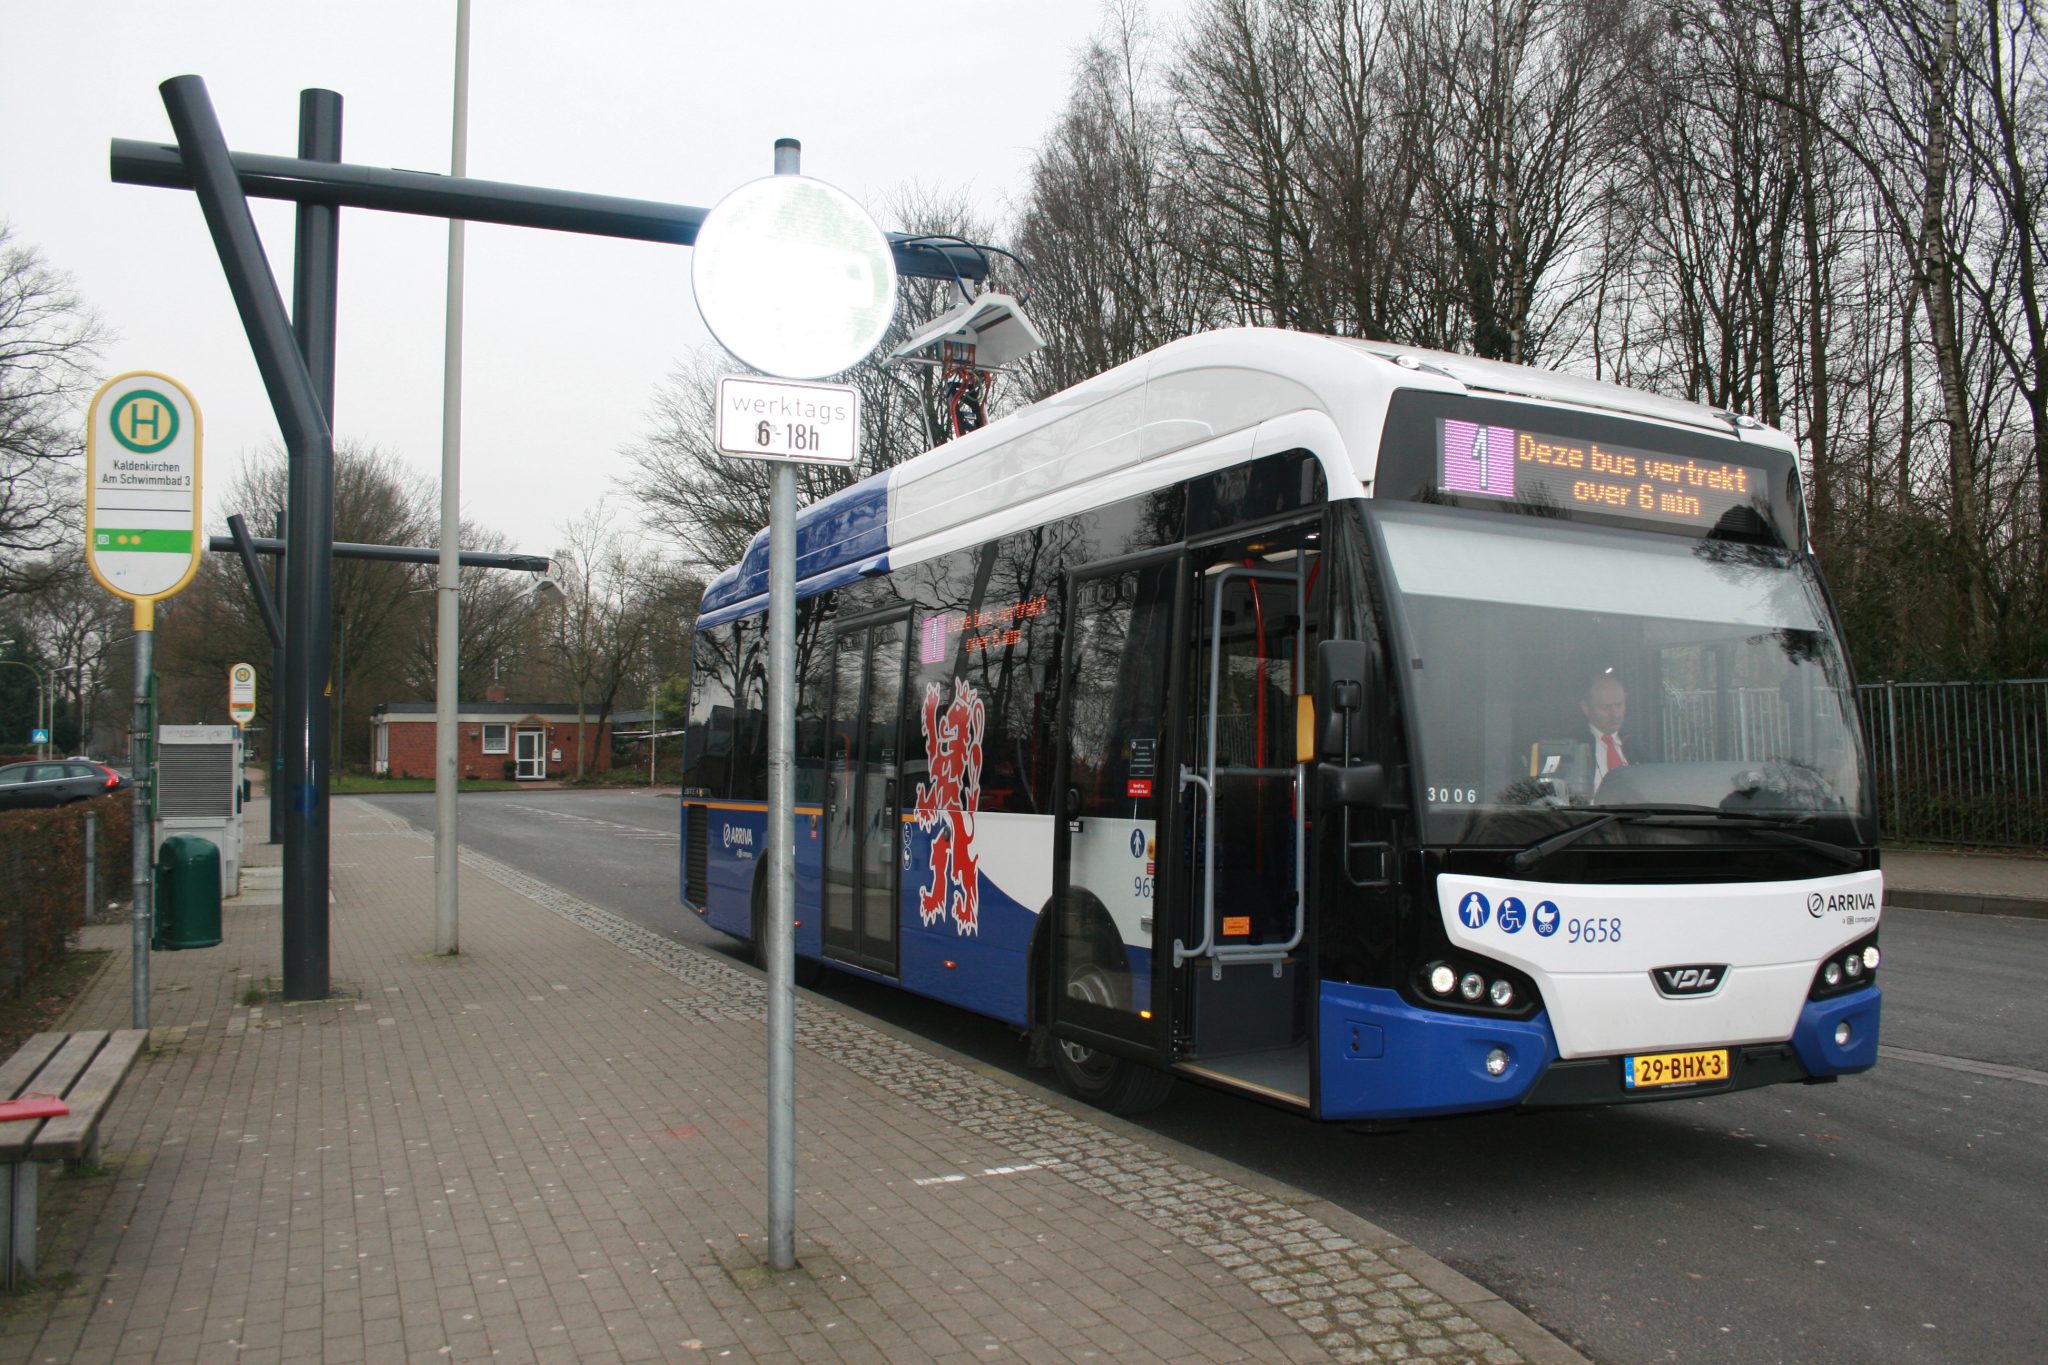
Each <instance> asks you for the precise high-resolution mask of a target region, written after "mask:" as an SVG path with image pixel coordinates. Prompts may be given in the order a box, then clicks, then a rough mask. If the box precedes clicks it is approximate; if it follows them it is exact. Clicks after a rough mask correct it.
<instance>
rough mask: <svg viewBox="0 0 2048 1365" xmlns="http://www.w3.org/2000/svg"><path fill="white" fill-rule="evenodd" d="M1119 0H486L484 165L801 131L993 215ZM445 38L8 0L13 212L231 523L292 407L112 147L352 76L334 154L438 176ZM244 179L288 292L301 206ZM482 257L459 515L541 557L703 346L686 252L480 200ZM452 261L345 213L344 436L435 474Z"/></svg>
mask: <svg viewBox="0 0 2048 1365" xmlns="http://www.w3.org/2000/svg"><path fill="white" fill-rule="evenodd" d="M1171 8H1177V6H1173V5H1155V6H1154V9H1155V11H1156V10H1160V9H1171ZM1100 21H1101V10H1100V0H1029V3H1011V4H991V5H978V6H944V7H934V6H928V5H902V4H887V5H884V4H873V3H862V2H861V0H804V2H803V3H777V2H776V0H751V2H749V3H717V4H703V3H690V2H688V0H665V2H663V0H639V2H637V3H624V2H623V0H583V2H582V3H571V2H570V0H474V3H473V5H472V18H471V47H470V109H469V174H470V175H472V176H476V177H479V178H483V179H491V180H505V181H513V182H519V183H524V184H530V185H538V186H546V187H552V188H561V189H572V190H582V191H588V192H592V193H599V194H616V195H625V196H630V197H634V198H642V199H654V200H661V201H666V202H670V203H677V204H689V205H697V206H700V207H708V206H710V205H712V204H714V203H716V202H717V201H718V199H719V198H721V197H722V196H723V195H724V194H726V193H727V192H728V191H730V190H732V189H733V188H735V187H736V186H738V185H740V184H741V183H743V182H745V181H747V180H750V179H753V178H755V177H757V176H760V175H765V174H767V173H768V172H769V171H770V170H771V168H772V164H773V146H774V141H775V139H776V138H778V137H794V138H797V139H798V140H800V141H801V142H802V144H803V169H804V171H805V173H807V174H810V175H814V176H817V177H818V178H820V179H823V180H828V181H830V182H832V183H833V184H836V185H838V186H839V187H840V188H841V189H844V190H845V191H847V192H848V193H849V194H851V195H853V196H854V197H855V198H856V199H858V200H860V201H861V202H862V203H863V204H864V205H865V206H867V208H868V209H869V211H870V212H872V213H874V214H876V216H877V218H878V219H879V220H880V221H881V226H882V227H884V228H885V229H888V228H895V227H897V226H899V225H898V224H896V223H894V222H891V221H889V220H888V219H887V217H886V215H885V214H884V213H883V205H884V202H885V200H886V199H887V198H888V197H889V196H890V195H891V194H892V193H893V192H895V191H897V190H898V189H900V188H901V187H903V186H905V185H908V184H912V183H915V184H917V185H919V186H922V187H924V188H925V189H926V190H930V191H937V192H947V193H951V192H960V193H965V194H966V195H968V197H969V199H970V202H971V203H972V204H973V205H974V207H975V209H976V210H977V212H978V213H979V214H980V215H981V216H983V217H985V218H988V219H992V220H993V219H999V218H1000V217H1002V216H1003V215H1004V214H1005V211H1006V210H1007V209H1008V208H1009V206H1010V205H1011V204H1012V203H1014V201H1015V200H1016V199H1017V197H1018V196H1019V195H1020V194H1021V192H1022V187H1023V185H1024V179H1025V175H1026V172H1027V170H1028V168H1029V166H1030V161H1031V156H1032V153H1033V151H1034V150H1035V148H1036V146H1037V144H1038V142H1039V139H1040V138H1041V136H1042V135H1043V134H1044V132H1045V131H1046V130H1047V129H1048V128H1049V127H1050V126H1051V123H1052V121H1053V119H1054V118H1055V117H1056V116H1057V114H1058V112H1059V110H1060V108H1061V107H1062V105H1063V104H1064V102H1065V97H1066V92H1067V88H1068V80H1069V75H1070V71H1071V68H1072V64H1073V61H1074V59H1075V57H1076V56H1077V55H1078V53H1079V51H1080V49H1081V47H1082V46H1083V44H1085V42H1086V41H1087V40H1088V38H1089V37H1090V35H1091V34H1092V33H1093V32H1094V31H1095V30H1096V28H1097V26H1098V24H1099V23H1100ZM454 48H455V4H454V0H329V2H328V3H325V4H311V3H302V0H204V2H203V3H200V2H199V0H188V2H187V3H182V4H166V3H163V2H162V0H33V2H31V0H4V3H0V53H4V54H5V56H4V58H0V63H4V66H0V73H4V74H0V128H4V129H5V130H6V132H5V134H4V136H0V220H5V221H8V222H10V223H11V224H12V225H13V228H14V234H15V241H16V244H18V245H33V246H36V247H38V248H40V249H41V250H42V252H43V253H44V256H45V258H46V259H47V261H48V263H49V264H51V265H53V266H55V267H58V268H60V269H62V270H65V271H68V272H69V273H70V275H71V276H72V278H73V280H74V282H75V284H76V286H77V288H78V291H79V293H80V294H81V295H82V297H83V298H84V299H85V300H86V301H88V302H89V303H90V304H91V305H92V306H93V307H94V308H96V309H97V310H98V311H99V312H100V313H101V315H102V316H103V317H104V318H105V320H106V321H107V323H108V324H109V325H110V327H111V329H112V330H113V332H114V333H115V334H116V338H117V339H116V340H115V341H114V342H113V344H111V345H110V346H109V347H108V348H107V350H106V354H105V367H106V373H107V374H109V375H113V374H118V373H122V372H124V371H127V370H157V371H161V372H163V373H165V374H169V375H170V376H172V377H173V378H175V379H178V380H180V381H182V382H183V383H184V384H185V386H186V387H187V388H189V389H190V390H191V391H192V392H193V394H194V395H195V396H196V397H197V399H198V401H199V405H200V410H201V413H202V416H203V419H204V424H205V478H206V483H207V498H206V504H207V513H208V517H209V519H210V520H218V519H219V518H221V517H224V516H226V515H227V514H228V513H230V512H234V511H248V512H252V513H258V516H256V517H254V518H252V520H253V521H255V522H256V523H257V524H259V525H263V526H267V525H268V521H269V517H268V515H267V513H263V512H262V510H261V509H255V508H248V509H242V508H233V507H228V506H226V505H225V504H224V502H223V501H222V499H221V496H220V494H221V493H222V492H223V491H224V490H225V488H226V486H227V483H228V481H229V478H230V477H231V476H232V475H233V474H234V473H235V472H236V471H237V470H238V469H239V468H240V466H241V464H242V461H243V459H244V457H245V455H246V454H247V453H249V452H252V451H255V450H259V449H261V448H263V447H265V446H267V445H270V444H273V443H275V442H277V441H278V439H279V437H278V427H277V423H276V419H275V418H274V417H273V416H272V413H271V409H270V405H269V402H268V399H267V398H266V396H265V393H264V390H263V387H262V383H261V381H260V379H259V378H258V375H257V371H256V365H255V361H254V360H253V358H252V357H251V354H250V351H249V346H248V343H247V341H246V340H245V338H244V335H243V332H242V328H241V323H240V321H239V319H238V317H237V315H236V313H235V310H234V306H233V303H232V301H231V299H230V298H229V295H228V289H227V284H226V281H225V278H224V276H223V275H222V272H221V268H220V264H219V260H218V258H217V257H216V255H215V253H214V249H213V246H212V243H211V240H210V238H209V237H208V235H207V233H206V229H205V224H204V222H203V221H202V219H201V216H200V212H199V205H198V202H197V200H196V199H195V198H194V196H193V195H192V194H190V193H189V192H187V191H183V190H159V189H145V188H140V187H136V186H130V185H116V184H114V183H113V182H112V181H111V180H110V179H109V176H108V170H107V150H108V143H109V141H110V140H111V139H114V138H138V139H143V140H148V141H159V142H169V141H171V132H170V125H169V122H168V120H167V119H166V117H165V114H164V108H163V101H162V97H161V95H160V94H159V93H158V90H157V86H158V84H159V83H160V82H162V81H163V80H165V79H167V78H169V77H171V76H176V75H185V74H193V75H198V76H201V77H203V78H204V79H205V81H206V84H207V87H208V89H209V91H210V93H211V95H212V99H213V103H214V107H215V109H216V111H217V112H218V115H219V118H220V122H221V126H222V129H223V131H224V132H225V134H226V137H227V142H228V145H229V147H231V148H233V149H234V150H236V151H247V152H261V153H269V154H273V155H287V156H288V155H292V154H294V153H295V151H296V148H297V142H298V134H297V124H298V92H299V91H300V90H302V89H306V88H310V87H322V88H326V89H330V90H335V91H338V92H339V93H340V94H341V96H342V98H343V101H344V103H343V143H342V158H343V160H345V161H350V162H357V163H361V164H365V165H372V166H395V167H402V168H406V169H413V170H425V171H446V170H447V169H448V165H449V148H450V127H451V117H452V112H451V111H452V107H453V69H454ZM252 202H253V203H254V205H255V214H256V222H257V226H258V228H259V230H260V231H261V233H262V236H263V240H264V245H265V248H266V250H267V252H268V253H269V256H270V262H271V270H272V272H273V273H274V275H275V276H276V278H277V283H278V288H279V290H280V292H281V293H282V295H283V297H284V299H285V300H286V303H287V306H289V300H290V297H291V251H292V209H291V206H290V205H287V204H282V203H278V202H274V201H265V200H256V201H252ZM467 251H468V266H467V272H466V277H467V300H468V302H467V317H466V323H465V352H466V360H465V365H464V401H463V413H464V416H463V461H462V500H463V508H464V512H465V514H466V515H467V516H469V517H471V518H473V519H474V520H477V521H480V522H482V523H483V524H485V525H487V526H491V527H493V528H496V529H498V530H501V531H504V532H506V533H507V534H508V535H510V536H511V537H512V539H513V542H514V544H515V546H516V547H517V548H519V549H522V550H526V551H531V552H540V553H546V552H548V551H549V550H551V549H553V548H554V547H555V545H556V543H557V541H558V536H557V534H556V530H555V528H556V527H557V526H558V525H559V524H560V523H561V522H562V521H563V520H564V519H565V518H566V517H568V516H569V515H571V514H574V513H576V512H579V511H581V510H582V509H583V508H584V507H586V506H588V505H589V504H590V503H592V502H594V501H595V500H596V498H597V497H598V495H599V494H601V493H604V492H607V491H611V490H612V480H613V478H614V476H616V475H617V474H619V473H620V472H621V471H622V469H623V468H624V461H623V460H622V458H621V457H620V455H619V451H620V448H621V447H622V446H625V445H627V444H629V443H630V442H632V441H633V440H634V439H635V438H636V437H637V436H638V435H639V434H640V433H641V432H642V431H643V430H644V429H645V427H646V416H645V414H646V412H647V411H648V408H649V403H650V398H651V396H652V393H653V391H654V389H655V387H656V386H657V385H658V384H659V383H660V381H661V380H662V378H663V376H664V375H666V374H667V373H668V371H669V369H670V368H671V366H672V365H673V363H674V361H675V359H676V357H678V356H679V355H681V354H682V353H684V352H686V351H688V350H690V349H691V348H694V347H697V346H701V345H705V344H708V343H709V334H708V333H707V332H705V330H704V328H703V325H702V323H701V322H699V320H698V318H697V313H696V308H695V306H694V304H693V302H692V300H691V296H690V286H689V251H688V249H687V248H684V247H673V246H656V245H651V244H644V243H634V242H622V241H615V240H610V239H605V238H596V237H583V236H575V235H570V234H564V233H550V232H539V231H534V230H531V229H522V228H509V227H497V226H492V225H487V224H473V225H471V227H470V228H469V230H468V247H467ZM446 261H447V226H446V223H445V222H444V221H443V220H439V219H427V218H412V217H404V216H399V215H395V214H384V213H374V212H369V211H366V210H356V209H351V210H346V211H345V212H344V214H343V216H342V227H341V302H340V324H339V337H338V341H339V362H338V373H337V381H336V389H337V391H336V396H335V408H336V411H335V413H334V425H335V431H336V434H337V436H338V437H340V438H341V439H343V440H354V441H358V442H362V443H366V444H370V445H376V446H381V447H384V448H387V449H389V450H392V451H395V452H397V453H398V454H399V455H400V456H402V457H403V458H404V459H405V460H406V461H408V462H409V463H410V464H412V465H413V466H414V467H416V468H418V469H420V470H422V471H423V472H426V473H428V474H429V475H431V476H434V477H436V478H438V469H439V461H440V444H441V369H442V360H441V357H442V330H443V329H442V318H443V307H444V302H443V289H444V281H445V274H446Z"/></svg>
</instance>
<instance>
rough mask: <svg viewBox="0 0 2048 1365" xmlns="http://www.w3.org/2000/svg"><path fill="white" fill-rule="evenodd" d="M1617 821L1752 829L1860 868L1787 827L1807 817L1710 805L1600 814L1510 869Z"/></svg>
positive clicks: (1512, 862) (1848, 855)
mask: <svg viewBox="0 0 2048 1365" xmlns="http://www.w3.org/2000/svg"><path fill="white" fill-rule="evenodd" d="M1589 813H1590V812H1589ZM1617 821H1618V822H1620V823H1622V824H1628V825H1657V826H1661V827H1663V828H1666V829H1746V830H1753V831H1755V832H1756V833H1757V834H1759V835H1761V836H1763V837H1764V838H1766V839H1770V840H1773V841H1774V842H1777V843H1784V844H1796V845H1798V846H1799V847H1800V848H1804V849H1809V850H1811V851H1812V852H1815V853H1818V854H1820V855H1821V856H1822V857H1824V858H1827V859H1828V860H1829V861H1831V862H1835V863H1838V864H1840V865H1841V866H1843V867H1861V866H1862V865H1863V857H1862V855H1861V854H1859V853H1856V852H1854V851H1853V850H1850V849H1846V848H1843V847H1842V846H1841V845H1840V844H1830V843H1827V842H1826V841H1824V840H1821V839H1814V838H1810V837H1808V836H1807V835H1804V834H1796V833H1794V832H1793V830H1792V829H1791V828H1790V827H1791V826H1794V825H1809V824H1811V823H1812V817H1810V816H1766V815H1742V814H1735V813H1733V812H1728V811H1718V810H1715V809H1714V808H1713V807H1711V806H1632V807H1628V808H1626V809H1624V810H1616V811H1606V812H1603V813H1602V814H1600V815H1599V816H1598V817H1596V818H1595V819H1592V820H1588V821H1587V822H1586V823H1585V824H1583V825H1574V826H1572V827H1571V828H1570V829H1567V830H1560V831H1558V832H1557V833H1556V834H1552V835H1549V836H1547V837H1545V838H1542V839H1538V840H1537V841H1536V842H1535V843H1533V844H1531V845H1529V846H1528V847H1527V848H1525V849H1522V850H1521V851H1520V852H1518V853H1516V854H1515V856H1514V857H1513V858H1511V859H1509V860H1508V863H1509V866H1511V867H1513V868H1514V869H1515V871H1517V872H1527V871H1528V870H1529V869H1530V868H1532V867H1534V866H1536V864H1538V863H1540V862H1542V861H1543V860H1544V859H1545V858H1547V857H1549V856H1550V855H1551V854H1553V853H1555V852H1557V850H1559V849H1561V848H1564V847H1566V846H1567V845H1570V844H1575V843H1577V842H1578V841H1579V840H1580V839H1583V838H1584V837H1585V836H1586V835H1588V834H1591V833H1592V832H1593V831H1594V830H1596V829H1602V828H1604V827H1606V826H1608V825H1611V824H1614V823H1616V822H1617Z"/></svg>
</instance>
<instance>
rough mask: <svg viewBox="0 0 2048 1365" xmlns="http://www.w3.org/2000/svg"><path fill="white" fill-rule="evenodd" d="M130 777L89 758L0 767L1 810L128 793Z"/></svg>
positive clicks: (62, 759) (53, 759)
mask: <svg viewBox="0 0 2048 1365" xmlns="http://www.w3.org/2000/svg"><path fill="white" fill-rule="evenodd" d="M130 785H131V784H130V782H129V781H128V779H127V778H125V777H123V776H122V775H121V774H120V773H117V772H115V771H114V770H113V769H112V768H109V767H108V766H107V765H106V764H104V763H95V762H93V761H92V760H91V759H89V758H50V759H37V760H33V761H31V762H27V763H10V764H8V765H7V766H6V767H4V768H0V810H28V809H30V808H32V807H36V806H62V805H67V804H69V803H70V802H73V801H84V800H88V799H90V798H91V797H95V796H105V795H108V794H110V793H112V792H118V791H125V790H127V788H128V787H129V786H130Z"/></svg>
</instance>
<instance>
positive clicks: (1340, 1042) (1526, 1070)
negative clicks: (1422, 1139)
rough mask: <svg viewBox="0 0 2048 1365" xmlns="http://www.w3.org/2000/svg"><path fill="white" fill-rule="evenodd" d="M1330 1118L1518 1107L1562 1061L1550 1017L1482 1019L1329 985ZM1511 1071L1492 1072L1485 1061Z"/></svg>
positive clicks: (1325, 1102)
mask: <svg viewBox="0 0 2048 1365" xmlns="http://www.w3.org/2000/svg"><path fill="white" fill-rule="evenodd" d="M1319 1008H1320V1020H1319V1022H1320V1024H1321V1032H1320V1038H1321V1046H1322V1058H1321V1060H1322V1091H1321V1096H1320V1099H1321V1104H1320V1108H1319V1110H1318V1112H1319V1113H1320V1115H1321V1116H1322V1117H1323V1118H1326V1119H1343V1118H1365V1117H1372V1118H1421V1117H1424V1116H1426V1115H1430V1114H1465V1113H1472V1112H1475V1111H1477V1110H1481V1109H1503V1108H1507V1107H1510V1106H1512V1105H1516V1104H1520V1103H1521V1102H1522V1099H1523V1098H1524V1097H1525V1096H1526V1095H1527V1094H1528V1093H1529V1091H1530V1090H1532V1089H1533V1088H1534V1087H1535V1085H1536V1082H1537V1080H1539V1079H1540V1078H1541V1077H1542V1075H1543V1072H1544V1070H1545V1068H1547V1067H1548V1066H1549V1065H1550V1064H1551V1062H1553V1061H1555V1060H1556V1059H1557V1042H1556V1040H1555V1038H1554V1037H1553V1036H1552V1034H1551V1031H1550V1017H1549V1015H1548V1014H1538V1015H1536V1016H1535V1017H1534V1018H1533V1019H1524V1020H1516V1019H1481V1018H1476V1017H1467V1016H1464V1015H1455V1014H1446V1013H1443V1012H1442V1011H1438V1010H1420V1009H1417V1008H1415V1006H1413V1005H1411V1004H1409V1003H1408V1002H1407V1001H1405V1000H1403V999H1402V998H1401V997H1400V995H1399V994H1397V993H1396V992H1394V991H1390V990H1384V989H1381V988H1378V987H1373V986H1354V985H1351V984H1349V983H1346V982H1341V981H1325V982H1323V983H1322V994H1321V999H1320V1002H1319ZM1497 1047H1498V1048H1504V1049H1506V1051H1507V1054H1508V1069H1507V1070H1506V1071H1505V1072H1504V1073H1503V1074H1501V1075H1499V1076H1489V1075H1487V1074H1486V1054H1487V1053H1488V1052H1491V1051H1492V1050H1493V1049H1494V1048H1497Z"/></svg>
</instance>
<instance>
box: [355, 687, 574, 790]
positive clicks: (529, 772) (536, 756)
mask: <svg viewBox="0 0 2048 1365" xmlns="http://www.w3.org/2000/svg"><path fill="white" fill-rule="evenodd" d="M491 690H492V691H493V692H495V693H498V696H497V698H496V699H494V700H491V701H471V702H463V703H462V705H461V707H460V708H459V709H458V710H457V711H456V713H455V743H456V753H457V766H458V768H459V770H460V772H461V773H462V775H463V776H464V777H500V778H502V777H510V778H517V779H519V780H521V781H531V782H538V781H542V780H545V779H547V778H550V777H555V778H560V777H573V776H574V775H575V773H576V744H577V741H578V739H579V738H580V737H581V736H582V734H583V731H582V730H581V729H579V727H578V726H577V723H576V703H574V702H559V701H548V702H525V701H506V700H504V699H503V693H502V691H500V689H497V688H493V689H491ZM586 710H588V708H586ZM611 728H612V727H611V722H610V720H609V719H607V720H606V722H605V723H604V724H603V725H599V724H597V717H596V716H595V715H594V714H592V715H590V717H589V731H590V733H591V734H592V735H593V736H595V737H596V740H597V743H596V746H595V749H594V751H593V749H592V748H590V747H589V746H586V747H585V749H584V759H583V762H584V768H585V770H586V771H590V772H603V771H604V770H605V769H607V768H609V767H611V766H612V736H611ZM370 767H371V771H373V772H375V773H377V774H379V775H380V776H381V775H385V774H388V775H390V776H392V777H432V776H433V775H434V703H432V702H430V701H395V702H386V703H384V705H382V706H379V707H378V708H377V709H376V710H375V711H373V712H371V713H370Z"/></svg>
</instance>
